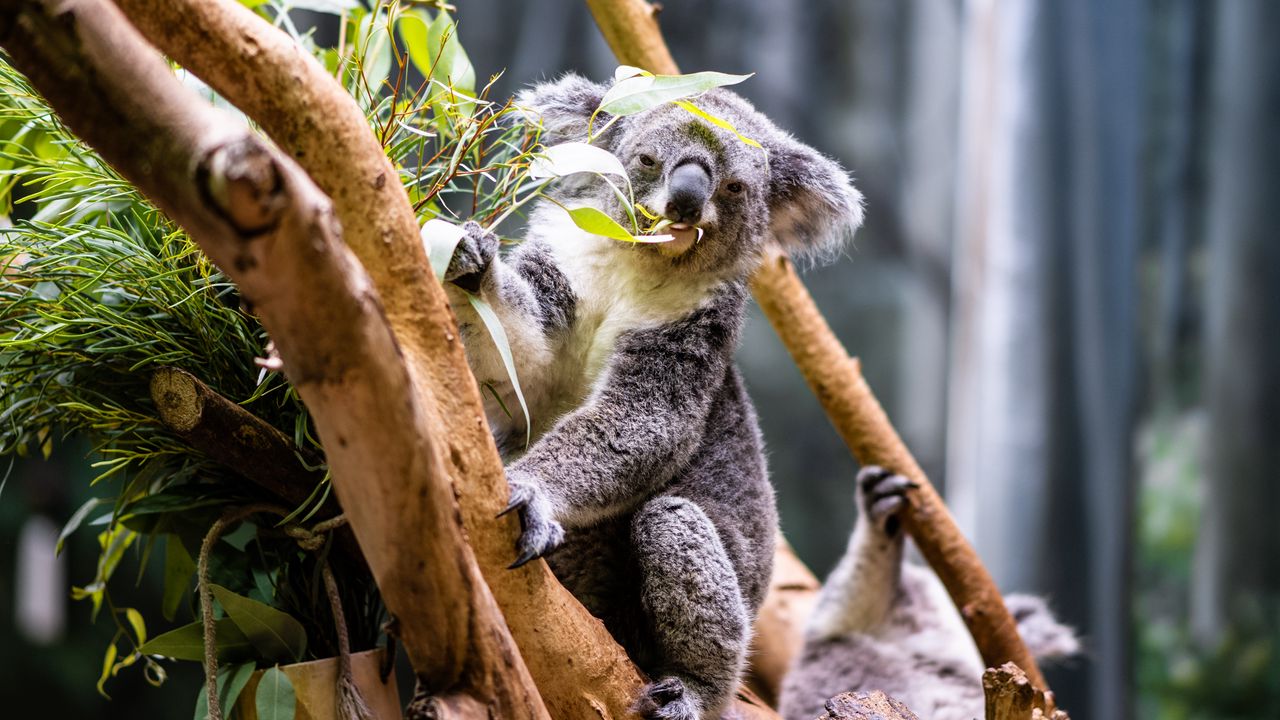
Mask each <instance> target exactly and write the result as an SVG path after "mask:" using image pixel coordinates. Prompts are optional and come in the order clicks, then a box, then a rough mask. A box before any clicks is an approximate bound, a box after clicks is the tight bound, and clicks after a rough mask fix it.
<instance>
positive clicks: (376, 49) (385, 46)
mask: <svg viewBox="0 0 1280 720" xmlns="http://www.w3.org/2000/svg"><path fill="white" fill-rule="evenodd" d="M356 57H357V58H359V59H360V73H361V74H362V75H364V81H365V83H367V84H368V86H369V90H370V92H374V93H376V92H378V88H379V87H381V86H382V82H383V81H384V80H386V79H387V74H388V73H390V72H391V32H390V30H389V29H388V27H387V14H386V13H385V12H382V11H378V12H375V13H369V14H368V15H366V16H364V19H362V20H361V21H360V25H359V26H358V28H357V30H356Z"/></svg>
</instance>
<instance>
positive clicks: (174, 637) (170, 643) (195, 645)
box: [138, 618, 256, 662]
mask: <svg viewBox="0 0 1280 720" xmlns="http://www.w3.org/2000/svg"><path fill="white" fill-rule="evenodd" d="M214 644H215V645H216V646H217V650H218V661H219V662H236V661H242V660H246V659H249V658H251V657H253V656H254V655H255V654H256V650H255V649H254V647H253V643H251V642H249V638H248V637H246V636H245V634H244V633H243V632H241V631H240V628H239V627H238V626H237V625H236V624H235V622H234V621H232V620H231V618H221V619H219V620H217V621H215V622H214ZM138 651H139V652H141V653H142V654H143V655H163V656H164V657H170V658H173V659H174V660H195V661H196V662H201V661H203V660H204V626H203V625H202V624H201V623H200V622H199V621H196V622H193V623H190V624H188V625H183V626H182V627H179V628H175V629H173V630H170V631H169V632H167V633H163V634H161V635H157V636H155V637H153V638H151V639H150V640H148V641H147V642H146V643H144V644H143V645H142V646H141V647H139V648H138Z"/></svg>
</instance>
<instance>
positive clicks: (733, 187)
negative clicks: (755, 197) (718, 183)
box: [725, 181, 742, 195]
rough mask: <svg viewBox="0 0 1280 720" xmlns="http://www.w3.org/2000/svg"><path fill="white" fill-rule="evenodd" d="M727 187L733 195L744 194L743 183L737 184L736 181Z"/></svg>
mask: <svg viewBox="0 0 1280 720" xmlns="http://www.w3.org/2000/svg"><path fill="white" fill-rule="evenodd" d="M725 187H727V188H728V189H729V192H731V193H733V194H734V195H737V194H738V193H740V192H742V183H740V182H736V181H735V182H731V183H729V184H728V185H726V186H725Z"/></svg>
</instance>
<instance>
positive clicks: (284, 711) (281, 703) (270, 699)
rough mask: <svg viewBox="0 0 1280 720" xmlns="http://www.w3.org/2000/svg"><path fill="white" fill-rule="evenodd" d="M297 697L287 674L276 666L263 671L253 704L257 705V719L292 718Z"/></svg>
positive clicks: (289, 719)
mask: <svg viewBox="0 0 1280 720" xmlns="http://www.w3.org/2000/svg"><path fill="white" fill-rule="evenodd" d="M296 703H297V698H295V697H294V693H293V683H291V682H289V676H288V675H285V674H284V671H283V670H281V669H280V668H278V667H273V668H271V669H270V670H268V671H266V672H264V673H263V674H262V677H261V678H259V680H258V693H257V695H256V697H254V704H255V705H257V707H258V720H293V714H294V710H295V705H296Z"/></svg>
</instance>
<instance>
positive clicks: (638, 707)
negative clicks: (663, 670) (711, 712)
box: [632, 677, 699, 720]
mask: <svg viewBox="0 0 1280 720" xmlns="http://www.w3.org/2000/svg"><path fill="white" fill-rule="evenodd" d="M632 710H633V711H634V712H635V713H636V714H637V715H639V716H640V717H642V718H644V720H698V714H699V713H698V703H697V701H696V700H695V699H694V697H693V696H692V695H691V694H689V693H686V692H685V687H684V682H683V681H682V680H681V679H680V678H677V677H668V678H663V679H662V680H659V681H658V682H655V683H650V684H649V685H647V686H646V687H645V688H644V690H642V691H640V697H639V699H637V700H636V702H635V705H634V706H633V707H632Z"/></svg>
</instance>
